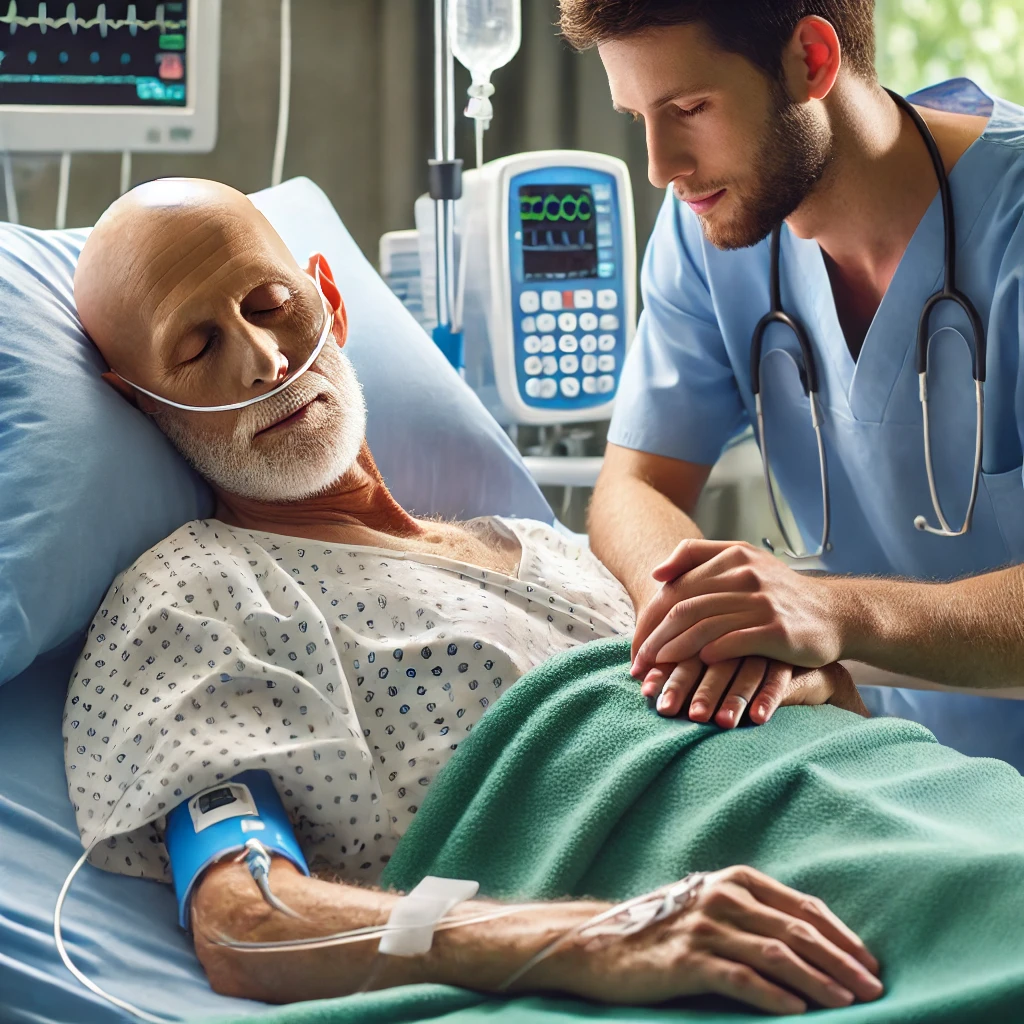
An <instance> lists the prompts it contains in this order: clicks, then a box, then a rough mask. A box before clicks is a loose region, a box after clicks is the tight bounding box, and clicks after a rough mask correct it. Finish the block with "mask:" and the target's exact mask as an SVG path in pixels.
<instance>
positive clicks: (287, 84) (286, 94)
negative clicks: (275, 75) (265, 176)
mask: <svg viewBox="0 0 1024 1024" xmlns="http://www.w3.org/2000/svg"><path fill="white" fill-rule="evenodd" d="M291 93H292V0H281V78H280V89H279V93H278V100H277V139H276V140H275V142H274V165H273V168H272V170H271V173H270V184H271V185H280V184H281V175H282V174H283V173H284V152H285V149H286V148H287V146H288V110H289V107H290V106H291Z"/></svg>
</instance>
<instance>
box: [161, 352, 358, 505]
mask: <svg viewBox="0 0 1024 1024" xmlns="http://www.w3.org/2000/svg"><path fill="white" fill-rule="evenodd" d="M314 366H315V371H314V370H313V369H310V370H309V371H307V372H306V373H304V374H303V375H302V376H301V377H299V379H298V380H297V381H296V382H295V383H294V384H293V385H292V386H291V387H288V388H285V390H284V391H282V392H281V393H280V394H279V395H277V396H275V397H274V398H268V399H267V400H266V401H265V402H257V403H256V404H255V405H250V406H246V407H245V408H244V409H242V410H240V412H239V416H238V420H237V422H236V423H235V429H234V432H233V433H232V435H231V436H230V437H228V438H223V437H220V436H215V437H211V436H210V435H209V434H207V433H204V432H202V431H198V430H196V429H195V428H194V427H193V426H192V425H191V423H189V422H187V421H186V420H184V419H183V418H181V417H180V416H179V414H177V413H174V412H171V411H169V410H160V411H159V412H157V413H156V414H155V415H154V417H153V418H154V419H155V420H156V423H157V425H158V426H159V427H160V429H161V430H162V431H163V432H164V433H165V434H166V435H167V437H168V438H169V439H170V441H171V443H172V444H174V446H175V447H176V448H177V449H178V451H179V452H181V454H182V455H183V456H184V457H185V458H186V459H187V460H188V461H189V462H190V463H191V464H192V466H193V467H194V468H195V470H196V472H198V473H199V474H200V476H203V477H205V478H206V479H207V480H208V481H209V482H210V483H212V484H216V485H217V486H218V487H220V488H221V489H222V490H224V491H226V492H227V493H229V494H237V495H240V496H241V497H245V498H251V499H253V500H255V501H274V502H281V501H299V500H301V499H303V498H310V497H313V496H314V495H317V494H322V493H323V492H325V491H326V490H328V489H329V488H330V487H331V485H332V484H334V483H336V482H337V481H338V480H340V479H341V478H342V477H343V476H345V475H346V474H347V473H348V472H349V470H350V469H352V467H353V466H354V465H355V463H356V459H357V458H358V456H359V450H360V448H361V447H362V443H363V438H364V437H365V435H366V404H365V402H364V401H363V390H362V388H361V387H360V385H359V381H358V380H357V379H356V375H355V371H354V370H353V368H352V364H351V363H350V362H349V360H348V357H347V356H346V355H345V354H344V353H343V352H342V351H341V349H339V348H338V346H337V345H335V344H333V343H330V342H329V343H328V344H327V345H325V346H324V348H323V351H322V352H321V353H320V355H319V357H318V358H317V361H316V363H315V364H314ZM316 371H318V372H316ZM312 399H318V401H315V402H314V403H313V405H311V406H310V408H309V409H308V410H307V412H306V415H305V417H304V418H303V419H302V420H301V421H300V422H298V423H293V424H291V425H290V426H288V427H284V428H279V429H278V430H277V431H274V432H272V433H269V434H263V435H260V436H259V437H255V438H254V435H255V434H256V433H257V431H260V430H262V429H263V428H264V427H266V426H268V425H269V424H271V423H273V422H274V421H275V420H277V419H279V418H280V417H281V416H282V415H283V414H285V413H288V412H290V411H293V410H295V409H296V408H298V407H299V406H301V405H302V404H303V403H305V402H308V401H311V400H312Z"/></svg>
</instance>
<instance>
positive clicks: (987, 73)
mask: <svg viewBox="0 0 1024 1024" xmlns="http://www.w3.org/2000/svg"><path fill="white" fill-rule="evenodd" d="M876 21H877V26H878V61H877V65H878V73H879V76H880V77H881V79H882V82H883V83H884V84H885V85H887V86H889V87H890V88H891V89H896V90H897V91H899V92H902V93H904V94H906V93H908V92H913V91H914V90H915V89H920V88H921V87H923V86H925V85H933V84H934V83H936V82H941V81H943V80H945V79H947V78H956V77H959V76H961V75H963V76H965V77H967V78H971V79H973V80H974V81H975V82H977V83H978V85H980V86H981V87H982V88H983V89H985V90H986V91H990V92H993V93H995V94H996V95H999V96H1002V97H1004V98H1006V99H1009V100H1013V101H1014V102H1016V103H1021V104H1024V0H877V13H876Z"/></svg>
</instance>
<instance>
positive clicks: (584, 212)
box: [519, 193, 593, 223]
mask: <svg viewBox="0 0 1024 1024" xmlns="http://www.w3.org/2000/svg"><path fill="white" fill-rule="evenodd" d="M566 203H571V204H572V212H571V213H570V212H569V210H568V209H567V208H566ZM552 204H553V205H554V209H553V210H552V208H551V207H552ZM581 207H582V209H581ZM592 214H593V208H592V206H591V203H590V197H589V196H588V195H586V193H582V194H580V195H578V196H562V197H561V198H559V197H558V196H555V195H548V196H520V197H519V217H520V220H549V221H560V220H561V221H569V222H570V223H571V222H572V221H574V220H582V221H587V220H590V218H591V215H592Z"/></svg>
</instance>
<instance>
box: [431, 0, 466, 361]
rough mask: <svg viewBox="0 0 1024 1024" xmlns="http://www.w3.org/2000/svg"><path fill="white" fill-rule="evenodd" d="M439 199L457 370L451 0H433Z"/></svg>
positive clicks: (440, 318) (437, 227)
mask: <svg viewBox="0 0 1024 1024" xmlns="http://www.w3.org/2000/svg"><path fill="white" fill-rule="evenodd" d="M427 164H428V167H429V169H430V170H429V176H430V198H431V199H433V200H434V253H435V256H434V259H435V269H436V285H435V287H436V297H437V326H436V327H435V328H434V341H435V342H436V344H437V346H438V348H440V349H441V351H442V352H443V353H444V355H445V357H446V358H447V359H448V361H449V362H450V363H451V364H452V366H454V367H455V369H456V370H459V371H460V372H461V371H462V369H463V367H464V365H465V359H464V350H463V342H462V331H461V325H458V327H459V330H456V329H455V327H456V325H454V324H453V323H452V319H453V314H454V310H455V272H454V264H455V200H456V199H459V198H460V197H461V196H462V161H461V160H456V159H455V64H454V58H453V57H452V48H451V40H450V39H449V37H448V0H434V159H433V160H428V161H427Z"/></svg>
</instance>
